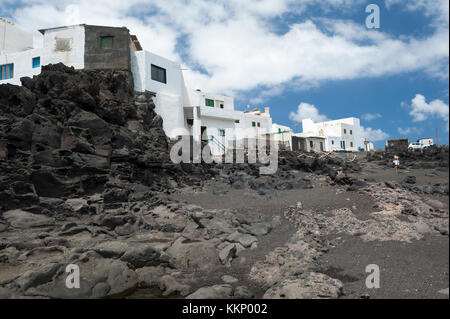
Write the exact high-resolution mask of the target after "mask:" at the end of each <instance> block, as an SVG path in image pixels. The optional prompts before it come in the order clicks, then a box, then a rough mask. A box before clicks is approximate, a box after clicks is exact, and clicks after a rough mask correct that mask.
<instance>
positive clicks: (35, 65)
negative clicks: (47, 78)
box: [32, 56, 41, 69]
mask: <svg viewBox="0 0 450 319" xmlns="http://www.w3.org/2000/svg"><path fill="white" fill-rule="evenodd" d="M32 61H33V69H36V68H38V67H40V66H41V57H39V56H38V57H36V58H33V60H32Z"/></svg>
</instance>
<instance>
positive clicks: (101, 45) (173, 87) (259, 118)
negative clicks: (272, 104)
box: [0, 19, 292, 155]
mask: <svg viewBox="0 0 450 319" xmlns="http://www.w3.org/2000/svg"><path fill="white" fill-rule="evenodd" d="M39 31H40V32H41V33H42V35H43V37H44V39H43V40H44V41H43V47H42V48H33V37H32V35H31V34H29V33H27V32H24V31H22V30H20V29H19V28H17V27H15V26H14V24H13V23H11V22H9V21H7V20H4V19H1V20H0V50H1V52H0V67H1V78H0V84H4V83H11V84H15V85H21V81H20V78H21V77H31V76H34V75H37V74H39V73H40V72H41V65H47V64H56V63H60V62H62V63H64V64H65V65H67V66H72V67H74V68H75V69H96V68H118V69H119V68H120V69H129V70H130V71H131V72H132V74H133V78H134V85H135V90H136V91H138V92H139V91H140V92H143V91H151V92H153V93H154V94H155V99H154V101H155V105H156V108H155V111H156V113H157V114H159V115H161V117H162V118H163V128H164V131H165V132H166V134H167V136H168V137H169V138H174V139H175V138H177V137H179V136H182V135H190V136H192V137H193V138H194V139H195V140H197V141H200V140H203V141H207V142H208V143H210V145H211V151H212V153H213V155H220V154H223V153H224V152H226V150H227V149H229V148H233V147H239V146H240V145H241V144H243V145H247V143H248V141H249V140H251V139H267V137H268V136H271V135H272V134H273V133H275V134H274V135H273V136H276V137H275V139H276V140H277V141H280V142H283V143H284V144H286V145H287V146H288V147H290V143H291V142H290V136H291V134H292V132H291V130H290V128H287V127H282V126H277V125H276V124H273V123H272V118H271V116H270V112H269V108H268V107H265V108H264V111H262V110H259V109H254V110H251V111H245V112H241V111H237V110H235V106H234V100H233V98H232V97H228V96H222V95H217V94H212V93H207V92H203V91H201V90H199V89H192V88H189V86H188V85H187V84H186V81H185V79H184V76H183V71H182V69H181V66H180V64H178V63H175V62H173V61H170V60H168V59H166V58H164V57H161V56H158V55H156V54H154V53H151V52H148V51H144V50H142V47H141V45H140V43H139V41H138V40H137V38H136V36H133V35H130V34H129V31H128V29H126V28H110V27H101V26H90V25H84V24H81V25H74V26H63V27H58V28H52V29H44V30H39ZM124 34H125V35H124ZM272 127H273V128H274V129H275V130H276V132H273V131H272ZM281 130H282V131H283V133H282V134H278V133H279V132H281ZM288 131H289V133H288ZM243 147H245V146H243Z"/></svg>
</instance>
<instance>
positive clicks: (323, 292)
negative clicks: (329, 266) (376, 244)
mask: <svg viewBox="0 0 450 319" xmlns="http://www.w3.org/2000/svg"><path fill="white" fill-rule="evenodd" d="M342 294H343V284H342V282H340V281H339V280H337V279H333V278H331V277H328V276H327V275H324V274H320V273H314V272H311V273H304V274H302V275H301V276H298V277H293V278H289V279H286V280H284V281H282V282H281V283H279V284H277V285H275V286H273V287H271V288H270V289H269V290H267V291H266V292H265V294H264V296H263V298H264V299H323V298H326V299H330V298H338V297H339V296H341V295H342Z"/></svg>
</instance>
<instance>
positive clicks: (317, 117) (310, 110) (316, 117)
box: [289, 102, 328, 122]
mask: <svg viewBox="0 0 450 319" xmlns="http://www.w3.org/2000/svg"><path fill="white" fill-rule="evenodd" d="M308 118H310V119H312V120H313V121H314V122H324V121H328V117H326V116H325V115H323V114H320V113H319V110H318V109H317V108H316V107H315V106H314V105H312V104H308V103H304V102H302V103H300V104H299V105H298V108H297V112H291V113H289V119H290V120H291V121H295V122H301V121H302V120H304V119H308Z"/></svg>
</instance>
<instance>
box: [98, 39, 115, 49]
mask: <svg viewBox="0 0 450 319" xmlns="http://www.w3.org/2000/svg"><path fill="white" fill-rule="evenodd" d="M113 46H114V37H112V36H107V37H100V48H102V49H112V48H113Z"/></svg>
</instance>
